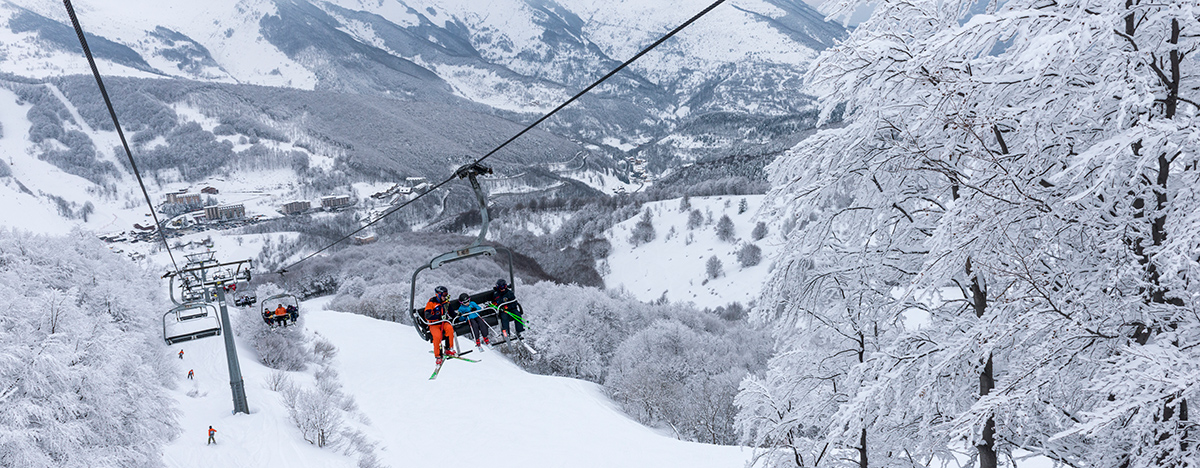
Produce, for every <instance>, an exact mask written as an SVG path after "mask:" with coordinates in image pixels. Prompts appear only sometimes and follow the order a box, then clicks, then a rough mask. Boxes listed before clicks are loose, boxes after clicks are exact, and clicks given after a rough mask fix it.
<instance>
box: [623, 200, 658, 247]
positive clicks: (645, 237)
mask: <svg viewBox="0 0 1200 468" xmlns="http://www.w3.org/2000/svg"><path fill="white" fill-rule="evenodd" d="M655 237H657V234H656V233H655V232H654V219H653V218H652V217H651V215H650V210H649V209H647V210H646V211H643V212H642V217H641V218H638V222H637V223H636V224H634V225H633V232H632V233H630V235H629V243H630V244H633V245H634V247H636V246H639V245H642V244H645V243H648V242H650V241H653V240H654V238H655Z"/></svg>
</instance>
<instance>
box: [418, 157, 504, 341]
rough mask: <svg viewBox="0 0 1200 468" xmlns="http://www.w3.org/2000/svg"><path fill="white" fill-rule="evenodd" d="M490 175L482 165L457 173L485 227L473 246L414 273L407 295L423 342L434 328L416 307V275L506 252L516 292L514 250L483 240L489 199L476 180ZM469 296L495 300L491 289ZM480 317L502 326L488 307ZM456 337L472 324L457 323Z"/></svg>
mask: <svg viewBox="0 0 1200 468" xmlns="http://www.w3.org/2000/svg"><path fill="white" fill-rule="evenodd" d="M491 173H492V170H491V168H488V167H486V166H483V165H480V164H470V165H467V166H463V167H460V168H458V170H456V171H455V175H457V176H458V178H459V179H468V180H469V181H470V182H471V188H472V189H474V190H475V199H476V200H477V201H478V202H479V214H480V218H481V219H482V220H483V222H482V225H481V227H480V228H479V235H478V236H477V237H476V238H475V240H474V241H473V242H471V245H468V246H466V247H464V248H462V249H458V250H453V251H450V252H446V253H444V254H441V255H438V256H436V257H434V258H433V260H430V261H429V264H427V265H421V267H420V268H417V271H414V272H413V275H412V283H411V284H410V288H409V294H408V310H409V313H410V314H411V316H412V321H413V326H414V327H415V328H416V329H417V335H418V336H420V337H421V339H423V340H425V341H431V340H432V339H433V336H432V334H431V333H430V332H429V326H430V325H432V323H431V322H428V321H426V320H425V309H424V308H423V307H422V308H417V306H416V297H417V276H418V275H420V274H421V272H422V271H425V270H427V269H428V270H433V269H436V268H440V267H442V266H444V265H446V264H447V263H453V262H457V261H460V260H466V259H469V258H475V257H478V256H481V255H482V256H488V257H491V256H495V255H496V253H497V252H504V253H505V254H506V255H507V256H508V284H509V285H510V286H509V287H512V288H514V292H515V288H516V282H515V281H513V255H512V251H511V250H509V249H507V248H504V247H501V246H492V245H483V241H484V240H486V238H487V232H488V222H489V218H488V210H487V197H486V196H485V195H484V193H483V188H482V187H480V185H479V180H478V179H476V177H477V176H479V175H483V174H491ZM469 296H470V297H471V299H470V300H471V301H472V302H475V303H477V304H482V303H484V302H490V301H491V300H492V290H491V289H488V290H486V291H483V292H477V293H473V294H470V293H469ZM459 305H460V304H459V301H458V299H452V300H450V301H449V302H447V303H446V307H447V308H449V310H451V311H457V310H458V307H459ZM479 316H480V317H481V318H483V319H484V321H485V322H487V324H488V326H493V327H495V326H499V324H500V317H499V313H498V312H497V311H496V310H495V309H491V308H485V309H483V310H480V311H479ZM454 334H455V335H458V336H463V335H469V334H471V326H470V324H468V323H467V322H466V321H465V320H462V321H457V323H454Z"/></svg>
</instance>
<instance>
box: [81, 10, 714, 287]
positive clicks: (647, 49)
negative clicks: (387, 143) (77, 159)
mask: <svg viewBox="0 0 1200 468" xmlns="http://www.w3.org/2000/svg"><path fill="white" fill-rule="evenodd" d="M63 1H69V0H63ZM722 3H725V0H716V1H715V2H713V3H712V4H711V5H709V6H708V7H707V8H705V9H704V10H702V11H700V12H699V13H697V14H696V15H695V16H692V17H691V18H690V19H688V20H687V21H685V22H683V24H680V25H679V26H677V27H676V28H675V29H672V30H671V31H670V32H668V33H667V34H666V35H664V36H662V37H660V38H659V39H658V40H657V41H654V43H652V44H650V45H649V46H646V47H645V48H644V49H642V50H641V51H640V52H638V53H637V54H636V55H634V56H633V57H631V58H629V60H626V61H625V62H623V63H621V64H620V65H618V66H617V67H616V68H614V69H612V71H610V72H608V73H607V74H606V75H604V76H602V77H600V79H598V80H596V81H595V82H594V83H592V84H591V85H588V87H586V88H584V89H583V90H582V91H580V92H578V93H576V94H575V95H574V96H571V98H570V99H567V100H566V101H564V102H563V103H562V104H559V105H558V107H555V108H554V109H553V110H551V111H550V112H548V113H546V115H543V116H542V117H541V118H539V119H537V120H536V121H534V122H533V123H531V124H529V125H528V126H526V127H525V128H524V129H522V130H521V131H520V132H517V134H516V135H513V136H512V137H511V138H509V139H507V140H505V141H504V142H503V143H500V145H499V146H496V147H495V148H493V149H492V150H491V151H488V152H487V154H484V155H483V156H481V157H480V158H479V159H476V160H475V161H474V162H473V163H471V165H476V164H479V163H481V162H483V161H484V160H486V159H488V158H490V157H492V155H494V154H496V153H497V152H499V151H500V150H501V149H503V148H504V147H505V146H508V144H509V143H512V142H513V141H515V140H516V139H517V138H520V137H521V136H522V135H524V134H526V133H528V132H529V131H530V130H533V129H534V128H535V127H537V126H538V125H539V124H541V123H542V122H545V121H546V120H547V119H549V118H550V117H552V116H553V115H554V114H557V113H558V111H560V110H563V108H565V107H567V106H568V105H570V104H571V103H573V102H575V101H576V100H578V99H579V98H581V97H583V95H585V94H587V93H588V92H589V91H591V90H592V89H595V88H596V87H597V86H600V85H601V84H602V83H604V82H605V81H608V79H609V78H612V77H613V76H614V75H616V74H617V73H619V72H620V71H621V70H624V69H625V68H626V67H628V66H629V65H630V64H632V63H633V62H635V61H637V60H638V59H639V58H642V56H643V55H646V54H647V53H649V52H650V51H651V50H654V49H655V48H656V47H658V46H659V45H661V44H662V43H663V42H666V41H667V39H670V38H671V37H673V36H675V34H678V33H679V32H680V31H682V30H683V29H684V28H687V27H688V26H690V25H691V24H692V23H694V22H696V20H698V19H700V18H701V17H703V16H704V15H706V14H708V12H710V11H712V10H713V9H715V8H716V7H718V6H720V5H721V4H722ZM97 76H98V75H97ZM114 118H115V116H114ZM122 141H123V140H122ZM457 177H458V175H457V174H453V175H451V176H450V177H449V178H447V179H446V180H443V181H441V182H439V183H437V184H436V185H434V186H433V187H430V188H429V189H428V190H426V191H425V192H422V193H420V194H418V195H417V196H416V197H413V198H412V199H411V200H408V201H406V202H404V203H402V204H400V205H397V206H396V207H395V208H391V209H389V210H387V211H385V212H384V213H383V214H382V215H380V216H379V217H377V218H375V219H374V220H372V221H371V222H368V223H367V224H365V225H363V226H362V227H360V228H358V229H355V230H354V231H353V232H351V233H350V234H346V235H345V236H342V238H340V239H338V240H336V241H333V242H331V243H330V244H329V245H326V246H325V247H321V248H320V249H319V250H317V251H316V252H313V253H311V254H308V255H306V256H304V257H303V258H301V259H300V260H296V261H295V262H293V263H291V264H289V265H288V266H286V267H283V268H280V269H279V273H280V274H283V273H284V272H286V271H287V270H289V269H291V268H295V267H296V266H297V265H299V264H300V263H302V262H304V261H305V260H308V259H310V258H313V257H315V256H317V255H318V254H320V253H321V252H324V251H326V250H329V249H330V248H332V247H333V246H335V245H338V244H340V243H342V242H344V241H345V240H347V239H349V238H350V237H352V236H354V235H355V234H358V233H360V232H362V231H363V230H365V229H367V228H368V227H371V226H372V225H374V224H375V223H377V222H379V221H381V220H383V218H386V217H388V216H390V215H391V214H392V213H395V212H397V211H399V210H400V209H401V208H404V207H406V206H408V205H411V204H412V203H413V202H415V201H417V200H419V199H421V197H424V196H425V195H427V194H429V193H430V192H433V191H434V190H437V189H439V188H441V187H442V186H444V185H446V184H448V183H450V182H451V181H453V180H454V179H455V178H457ZM147 200H149V199H148V198H147Z"/></svg>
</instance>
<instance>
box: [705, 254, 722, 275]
mask: <svg viewBox="0 0 1200 468" xmlns="http://www.w3.org/2000/svg"><path fill="white" fill-rule="evenodd" d="M704 273H705V274H706V275H708V278H709V279H716V278H720V277H721V276H724V275H725V267H724V265H722V264H721V259H719V258H717V256H716V255H713V256H711V257H708V262H706V263H705V264H704Z"/></svg>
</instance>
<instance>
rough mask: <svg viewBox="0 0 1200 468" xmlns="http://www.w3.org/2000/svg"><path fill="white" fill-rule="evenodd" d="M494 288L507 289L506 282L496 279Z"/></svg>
mask: <svg viewBox="0 0 1200 468" xmlns="http://www.w3.org/2000/svg"><path fill="white" fill-rule="evenodd" d="M496 287H497V288H500V289H504V288H507V287H508V281H504V279H498V280H496Z"/></svg>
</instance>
